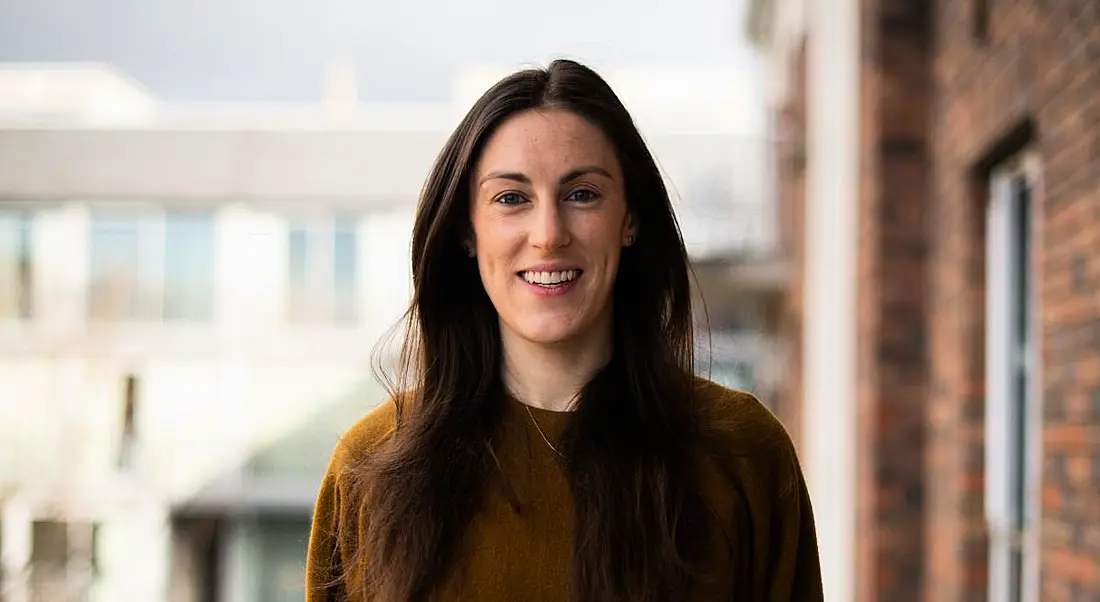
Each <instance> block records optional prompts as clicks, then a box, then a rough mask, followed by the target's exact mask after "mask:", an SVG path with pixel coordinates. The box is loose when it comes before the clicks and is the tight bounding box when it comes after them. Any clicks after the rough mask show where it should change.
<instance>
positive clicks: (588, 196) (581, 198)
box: [565, 188, 599, 203]
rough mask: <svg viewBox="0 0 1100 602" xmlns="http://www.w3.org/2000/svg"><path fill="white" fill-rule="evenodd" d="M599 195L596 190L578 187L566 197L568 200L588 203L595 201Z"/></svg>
mask: <svg viewBox="0 0 1100 602" xmlns="http://www.w3.org/2000/svg"><path fill="white" fill-rule="evenodd" d="M598 196H599V195H597V194H596V193H595V191H592V190H589V189H587V188H578V189H576V190H574V191H573V192H570V193H569V196H567V197H565V198H566V200H569V201H577V202H578V203H587V202H589V201H594V200H595V199H596V198H597V197H598Z"/></svg>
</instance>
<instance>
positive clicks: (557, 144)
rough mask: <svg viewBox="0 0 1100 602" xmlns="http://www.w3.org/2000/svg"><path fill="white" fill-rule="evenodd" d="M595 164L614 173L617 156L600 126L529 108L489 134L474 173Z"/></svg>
mask: <svg viewBox="0 0 1100 602" xmlns="http://www.w3.org/2000/svg"><path fill="white" fill-rule="evenodd" d="M578 165H597V166H600V167H603V168H605V169H607V170H608V171H610V172H611V173H613V174H615V173H617V172H618V160H617V159H616V156H615V150H614V147H613V146H612V144H611V142H610V141H609V140H608V139H607V136H605V135H604V133H603V131H601V130H600V128H598V127H596V126H595V125H594V124H592V123H591V122H589V121H588V120H586V119H584V118H583V117H580V116H578V115H576V114H574V113H570V112H568V111H562V110H557V109H554V110H547V109H539V110H531V111H524V112H522V113H519V114H516V115H513V116H512V117H509V118H508V119H507V120H505V121H504V123H502V124H501V125H500V126H499V127H498V128H497V129H496V131H495V132H493V134H492V135H491V136H490V137H489V140H488V141H487V142H486V144H485V147H484V149H483V150H482V153H481V157H480V158H479V160H478V163H477V170H476V171H477V173H479V174H484V173H487V172H492V171H498V170H509V171H520V172H524V173H528V172H530V173H529V175H531V176H532V177H534V176H537V175H539V172H546V173H547V175H549V176H551V177H555V178H556V177H557V176H558V175H559V174H558V173H556V172H559V171H563V170H569V169H573V168H575V167H576V166H578Z"/></svg>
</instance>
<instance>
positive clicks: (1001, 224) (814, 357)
mask: <svg viewBox="0 0 1100 602" xmlns="http://www.w3.org/2000/svg"><path fill="white" fill-rule="evenodd" d="M1098 8H1100V4H1097V3H1096V2H1095V1H1094V0H1061V1H1058V2H1032V1H1022V2H991V1H985V0H966V1H962V0H952V1H948V0H937V1H931V0H925V1H913V2H879V1H877V0H831V1H827V2H812V1H805V0H753V1H752V2H751V5H750V8H749V11H748V14H747V18H746V21H745V24H746V31H747V33H748V35H749V37H750V38H751V39H753V40H754V42H755V43H756V44H757V46H758V48H759V51H760V55H761V57H762V58H763V60H764V61H765V62H766V63H767V64H768V65H769V66H770V76H771V79H772V81H771V82H770V83H769V84H768V85H767V87H768V94H769V102H770V104H771V105H772V110H773V115H774V123H775V124H776V131H777V133H778V140H779V141H780V143H779V145H778V152H777V154H778V163H777V165H778V170H777V173H778V174H779V183H778V189H779V196H778V199H779V206H780V215H781V216H782V218H781V223H782V226H781V228H780V230H781V232H782V233H783V234H782V235H781V237H780V238H781V240H782V241H783V248H784V249H785V255H786V256H787V257H788V258H789V260H790V263H791V266H792V267H791V270H792V273H793V278H792V281H791V282H792V286H791V287H790V288H789V290H788V294H787V295H786V297H785V300H784V301H783V309H782V310H781V315H782V316H783V317H782V319H781V320H780V323H781V326H780V331H781V332H782V333H783V340H784V341H786V342H787V343H788V344H789V346H790V349H791V354H790V356H789V357H790V358H791V362H790V363H789V365H788V368H789V371H788V374H787V379H786V383H785V387H784V389H783V392H782V393H781V394H780V396H779V399H778V402H777V408H778V411H779V413H780V415H781V416H782V417H783V418H784V420H785V421H786V422H787V424H788V425H790V426H791V427H792V430H793V431H796V432H799V433H800V436H799V438H798V440H799V445H800V448H801V450H802V454H803V458H804V459H805V461H806V470H807V472H808V477H809V479H810V487H811V494H812V495H813V497H814V503H815V511H816V513H817V520H818V529H819V534H820V537H821V541H822V551H823V561H824V565H823V566H824V572H825V578H826V585H827V594H828V597H827V599H828V600H860V601H870V600H891V601H893V602H900V601H903V600H905V601H909V600H912V601H917V600H924V601H933V600H934V601H936V602H941V601H952V600H982V601H985V600H988V601H990V602H1010V601H1011V602H1020V601H1029V602H1038V601H1042V602H1056V601H1057V602H1070V601H1078V600H1100V277H1098V274H1100V77H1098V74H1100V71H1098V69H1097V65H1098V64H1100V62H1098V61H1100V54H1098V52H1100V10H1098Z"/></svg>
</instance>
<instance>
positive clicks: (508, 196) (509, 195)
mask: <svg viewBox="0 0 1100 602" xmlns="http://www.w3.org/2000/svg"><path fill="white" fill-rule="evenodd" d="M496 202H498V203H500V204H501V205H518V204H520V203H522V202H523V197H521V196H520V195H519V194H517V193H515V192H506V193H504V194H502V195H500V196H498V197H497V201H496Z"/></svg>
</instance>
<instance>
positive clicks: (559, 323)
mask: <svg viewBox="0 0 1100 602" xmlns="http://www.w3.org/2000/svg"><path fill="white" fill-rule="evenodd" d="M582 330H583V329H581V328H577V327H575V326H574V325H572V324H570V320H569V319H568V318H564V317H561V316H552V317H551V316H548V317H547V318H545V319H541V320H531V319H528V320H525V321H523V322H521V323H519V324H516V328H515V331H516V334H518V335H520V336H521V337H522V338H524V339H526V340H528V341H530V342H532V343H536V344H539V345H557V344H561V343H565V342H568V341H570V340H573V339H575V338H577V337H578V336H579V335H580V334H581V331H582Z"/></svg>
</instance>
